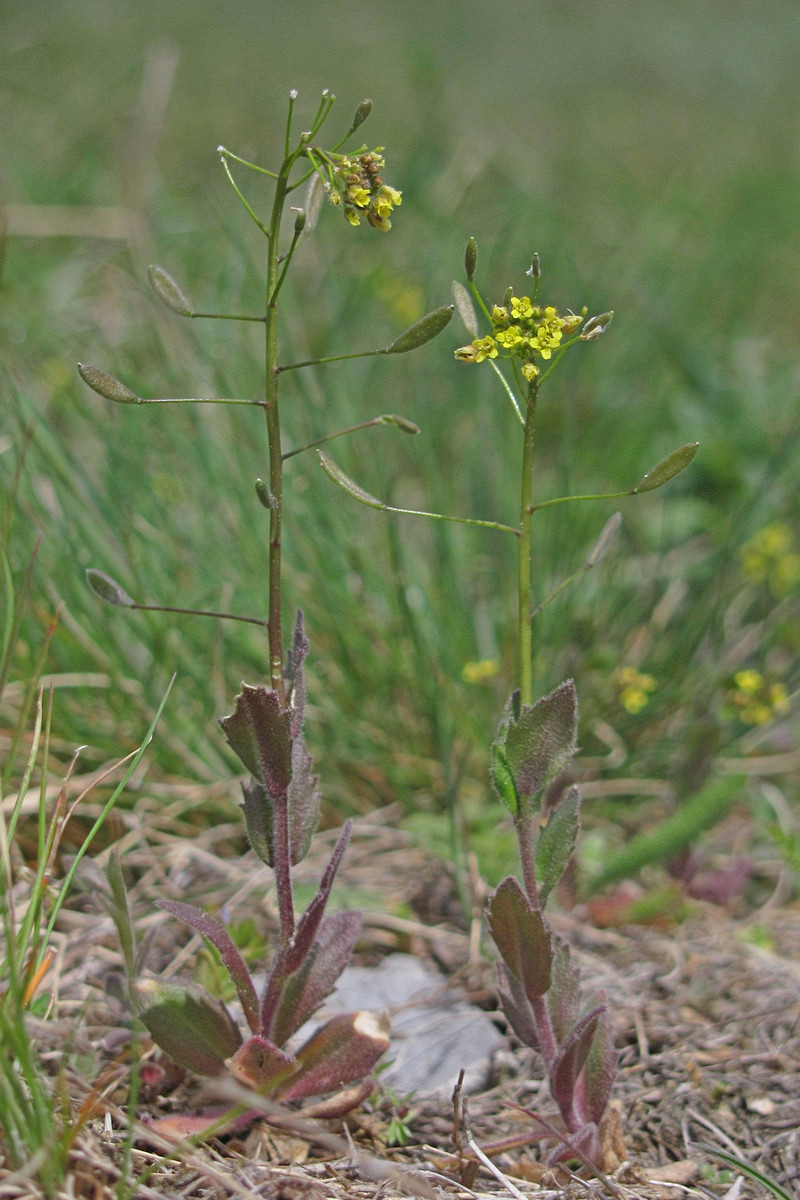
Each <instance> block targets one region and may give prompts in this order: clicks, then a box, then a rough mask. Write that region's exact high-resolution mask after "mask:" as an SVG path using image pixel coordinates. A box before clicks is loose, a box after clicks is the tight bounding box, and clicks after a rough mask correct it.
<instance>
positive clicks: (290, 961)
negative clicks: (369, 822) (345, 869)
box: [286, 820, 353, 971]
mask: <svg viewBox="0 0 800 1200" xmlns="http://www.w3.org/2000/svg"><path fill="white" fill-rule="evenodd" d="M352 828H353V822H352V821H351V820H347V821H345V823H344V825H343V826H342V832H341V833H340V834H339V837H338V839H337V842H336V845H335V846H334V848H333V854H332V855H331V856H330V859H329V860H328V865H327V867H326V868H325V871H324V873H323V876H322V879H321V880H320V884H319V887H318V889H317V894H316V896H314V898H313V899H312V900H311V902H310V904H309V906H308V908H307V909H306V911H305V912H304V913H303V915H302V917H301V918H300V920H299V921H298V922H297V930H296V931H295V935H294V944H293V945H292V947H291V949H290V951H289V955H288V957H287V960H286V966H287V969H288V970H289V971H295V970H297V967H298V966H299V965H300V963H301V962H302V961H303V959H304V958H305V956H306V955H307V954H308V951H309V950H310V948H311V945H312V943H313V942H314V940H315V938H316V936H317V931H318V930H319V927H320V923H321V921H322V918H323V916H324V914H325V907H326V905H327V903H328V900H329V899H330V894H331V888H332V887H333V881H334V880H335V878H336V872H337V871H338V870H339V865H340V863H341V861H342V859H343V857H344V852H345V850H346V849H347V845H348V842H349V841H350V833H351V831H352Z"/></svg>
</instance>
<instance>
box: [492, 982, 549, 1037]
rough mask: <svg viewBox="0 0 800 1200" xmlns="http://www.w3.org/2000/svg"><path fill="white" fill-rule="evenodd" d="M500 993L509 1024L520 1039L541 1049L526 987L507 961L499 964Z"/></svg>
mask: <svg viewBox="0 0 800 1200" xmlns="http://www.w3.org/2000/svg"><path fill="white" fill-rule="evenodd" d="M497 976H498V981H499V984H498V989H497V990H498V995H499V997H500V1004H501V1006H502V1009H503V1012H504V1013H505V1015H506V1019H507V1020H508V1023H509V1025H510V1026H511V1028H512V1029H513V1030H514V1033H515V1034H516V1035H517V1037H518V1038H519V1040H520V1041H521V1042H523V1043H524V1044H525V1045H526V1046H530V1047H531V1049H532V1050H539V1035H538V1032H537V1029H536V1021H535V1019H534V1015H533V1010H532V1008H531V1005H530V1001H529V1000H528V997H527V996H526V995H525V988H524V987H523V986H522V984H521V983H520V981H519V980H518V979H517V977H516V975H513V974H512V973H511V971H509V969H508V967H507V966H506V965H505V963H498V964H497Z"/></svg>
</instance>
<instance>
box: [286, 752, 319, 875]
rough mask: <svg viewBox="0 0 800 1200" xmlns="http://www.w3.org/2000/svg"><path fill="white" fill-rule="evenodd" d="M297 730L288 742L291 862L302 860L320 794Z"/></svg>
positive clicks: (309, 842)
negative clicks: (289, 758) (289, 749)
mask: <svg viewBox="0 0 800 1200" xmlns="http://www.w3.org/2000/svg"><path fill="white" fill-rule="evenodd" d="M312 767H313V761H312V758H311V755H310V754H309V753H308V751H307V750H306V743H305V738H304V737H303V734H302V733H301V732H300V731H299V730H298V732H297V734H296V735H295V739H294V741H293V742H292V778H291V781H290V783H289V849H290V852H291V862H292V866H295V865H296V864H297V863H299V862H302V860H303V859H304V858H305V856H306V854H307V853H308V847H309V845H310V844H311V838H312V836H313V834H314V830H315V829H316V828H317V824H318V822H319V810H320V804H321V801H322V797H321V795H320V793H319V791H318V789H317V783H318V780H319V776H317V775H315V774H314V773H313V770H312Z"/></svg>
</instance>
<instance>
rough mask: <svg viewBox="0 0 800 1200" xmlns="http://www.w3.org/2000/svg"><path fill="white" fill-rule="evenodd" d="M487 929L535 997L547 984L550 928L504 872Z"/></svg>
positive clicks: (491, 905) (504, 959)
mask: <svg viewBox="0 0 800 1200" xmlns="http://www.w3.org/2000/svg"><path fill="white" fill-rule="evenodd" d="M487 908H488V915H489V930H490V932H491V935H492V937H493V938H494V941H495V944H496V946H497V949H498V950H499V951H500V954H501V955H502V957H503V961H504V962H505V964H506V966H507V967H508V969H509V970H510V971H511V972H512V974H514V975H515V976H516V977H517V979H518V980H519V981H520V982H521V983H522V985H523V987H524V988H525V994H526V995H527V997H528V999H529V1000H539V999H541V997H542V996H543V995H544V994H545V992H546V991H547V989H548V988H549V987H550V959H551V957H552V951H551V947H550V931H549V929H548V928H547V926H546V925H545V923H544V919H543V917H542V914H541V913H540V912H537V911H536V909H534V908H533V907H532V905H531V903H530V901H529V900H528V897H527V896H526V895H525V893H524V892H523V890H522V888H521V887H520V885H519V884H518V883H517V881H516V879H514V878H513V877H512V876H511V875H509V876H507V877H506V878H505V879H504V880H503V882H502V883H501V884H500V886H499V887H498V889H497V891H496V892H495V893H494V895H493V896H492V898H491V900H490V901H489V904H488V906H487Z"/></svg>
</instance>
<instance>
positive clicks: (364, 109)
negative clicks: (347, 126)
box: [351, 100, 372, 129]
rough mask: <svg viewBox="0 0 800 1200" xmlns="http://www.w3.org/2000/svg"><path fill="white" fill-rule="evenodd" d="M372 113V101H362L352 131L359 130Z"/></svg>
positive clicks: (354, 118)
mask: <svg viewBox="0 0 800 1200" xmlns="http://www.w3.org/2000/svg"><path fill="white" fill-rule="evenodd" d="M371 112H372V101H371V100H362V101H361V103H360V104H359V106H358V108H357V109H356V115H355V116H354V117H353V124H352V126H351V128H352V129H358V127H359V125H363V124H364V122H365V121H366V119H367V117H368V116H369V114H370V113H371Z"/></svg>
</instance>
